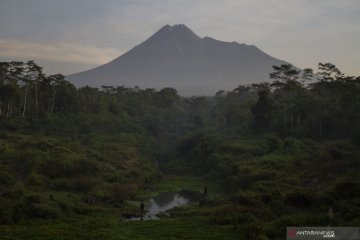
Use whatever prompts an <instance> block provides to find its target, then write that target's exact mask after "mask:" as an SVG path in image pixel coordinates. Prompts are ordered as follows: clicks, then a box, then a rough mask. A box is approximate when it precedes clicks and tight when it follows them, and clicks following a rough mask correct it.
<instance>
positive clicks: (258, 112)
mask: <svg viewBox="0 0 360 240" xmlns="http://www.w3.org/2000/svg"><path fill="white" fill-rule="evenodd" d="M251 110H252V114H253V116H254V126H253V127H254V128H255V130H258V131H260V132H261V131H269V129H270V127H271V123H272V121H273V111H274V104H273V100H272V99H271V97H270V92H269V91H266V90H262V91H260V92H259V99H258V101H257V103H256V104H255V106H253V108H252V109H251Z"/></svg>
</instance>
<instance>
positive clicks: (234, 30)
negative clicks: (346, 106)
mask: <svg viewBox="0 0 360 240" xmlns="http://www.w3.org/2000/svg"><path fill="white" fill-rule="evenodd" d="M177 23H184V24H186V25H187V26H188V27H189V28H191V29H192V30H193V31H194V32H195V33H197V34H198V35H199V36H201V37H204V36H211V37H213V38H216V39H219V40H223V41H237V42H239V43H246V44H251V45H256V46H257V47H259V48H260V49H261V50H263V51H265V52H266V53H268V54H270V55H272V56H273V57H276V58H280V59H282V60H286V61H288V62H291V63H292V64H294V65H296V66H297V67H301V68H304V67H312V68H316V66H317V63H318V62H331V63H334V64H335V65H337V66H338V67H339V68H340V70H342V71H343V72H345V73H346V74H348V75H357V76H358V75H360V1H359V0H222V1H219V0H58V1H56V0H0V61H10V60H30V59H33V60H35V61H36V62H37V63H38V64H40V65H41V66H43V67H44V70H45V72H46V73H48V74H52V73H62V74H69V73H75V72H79V71H83V70H86V69H89V68H92V67H95V66H98V65H101V64H104V63H106V62H108V61H110V60H112V59H113V58H115V57H117V56H119V55H121V54H123V53H124V52H126V51H127V50H129V49H130V48H132V47H134V46H135V45H138V44H139V43H141V42H143V41H144V40H145V39H146V38H148V37H149V36H150V35H151V34H153V33H154V32H155V31H157V30H158V29H159V28H161V27H162V26H163V25H166V24H171V25H172V24H177Z"/></svg>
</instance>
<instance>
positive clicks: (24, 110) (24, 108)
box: [22, 88, 28, 117]
mask: <svg viewBox="0 0 360 240" xmlns="http://www.w3.org/2000/svg"><path fill="white" fill-rule="evenodd" d="M27 92H28V90H27V88H25V97H24V107H23V112H22V116H23V117H25V112H26V101H27Z"/></svg>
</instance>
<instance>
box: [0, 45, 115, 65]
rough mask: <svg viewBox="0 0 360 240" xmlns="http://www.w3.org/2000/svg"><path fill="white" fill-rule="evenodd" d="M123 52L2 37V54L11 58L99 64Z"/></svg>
mask: <svg viewBox="0 0 360 240" xmlns="http://www.w3.org/2000/svg"><path fill="white" fill-rule="evenodd" d="M121 52H122V51H120V50H119V49H117V48H111V47H97V46H91V45H78V44H69V43H58V42H55V43H39V42H29V41H22V40H17V39H0V56H1V57H2V58H11V59H27V60H29V59H33V60H48V61H56V62H71V63H80V64H93V65H98V64H104V63H107V62H109V61H111V60H113V59H114V58H116V57H118V56H119V55H120V54H121Z"/></svg>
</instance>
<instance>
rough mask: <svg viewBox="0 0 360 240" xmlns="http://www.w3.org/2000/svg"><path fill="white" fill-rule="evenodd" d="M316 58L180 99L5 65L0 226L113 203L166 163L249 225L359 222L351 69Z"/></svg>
mask: <svg viewBox="0 0 360 240" xmlns="http://www.w3.org/2000/svg"><path fill="white" fill-rule="evenodd" d="M318 67H319V69H318V71H317V72H316V73H314V72H313V70H312V69H304V70H299V69H297V68H295V67H293V66H292V65H287V64H285V65H281V66H274V67H273V72H272V73H269V78H270V79H271V80H272V81H271V82H270V81H269V82H265V83H261V84H254V85H251V86H250V85H246V86H239V87H237V88H236V89H234V90H232V91H222V90H219V91H218V92H217V93H216V95H215V96H193V97H182V96H179V95H178V93H177V91H176V89H173V88H163V89H161V90H157V89H140V88H138V87H133V88H129V87H124V86H102V88H101V89H98V88H92V87H82V88H79V89H77V88H75V87H74V85H73V84H71V83H70V82H68V81H67V80H66V78H65V77H64V76H63V75H61V74H56V75H50V76H47V75H46V74H44V72H43V71H42V68H41V67H40V66H38V65H37V64H36V63H34V62H33V61H28V62H26V63H24V62H2V63H0V124H1V125H0V196H1V198H2V201H1V203H0V224H14V223H22V222H24V221H25V222H26V221H27V220H29V219H35V218H36V219H38V218H40V219H49V218H50V219H52V218H58V217H61V216H63V215H67V214H74V213H75V214H86V213H87V212H88V211H90V210H89V208H88V207H87V205H84V201H82V200H81V201H80V200H79V199H81V198H85V202H86V201H89V198H90V199H92V200H96V201H97V202H99V203H102V204H106V205H107V206H115V207H122V206H123V202H124V201H125V200H128V199H133V198H134V196H135V195H136V193H137V192H138V191H139V190H140V189H142V188H143V187H144V185H146V184H149V183H151V182H152V181H154V180H156V179H159V178H161V175H162V173H164V172H166V173H173V174H174V173H175V174H184V172H187V173H189V172H190V173H192V174H195V175H198V176H203V177H205V178H209V179H212V180H213V181H216V182H218V183H219V184H220V185H221V186H222V189H223V191H224V192H225V193H226V194H225V195H224V201H225V202H218V203H214V205H216V206H220V205H221V206H225V207H221V208H220V207H219V209H220V210H219V209H217V210H216V212H211V214H212V215H211V214H210V213H207V214H210V215H211V216H210V219H213V217H214V216H215V217H216V219H215V220H214V221H213V223H214V224H220V225H222V224H232V225H233V226H236V227H237V226H238V225H239V226H240V225H242V224H244V223H247V225H243V228H241V229H242V230H244V229H245V230H244V231H245V232H246V234H248V233H249V232H250V233H251V234H253V235H254V236H267V237H268V238H270V239H273V238H274V237H279V236H282V232H280V230H279V229H280V227H286V226H290V225H291V224H293V225H296V224H306V223H308V224H315V225H328V224H330V225H331V224H332V225H338V224H342V225H344V224H351V223H352V224H356V223H360V222H359V221H360V219H359V216H360V208H359V207H358V206H359V205H358V203H359V199H360V198H359V192H360V191H359V190H360V185H359V181H358V180H359V179H358V176H357V173H358V171H359V170H360V159H359V155H360V154H359V144H360V77H352V76H346V75H345V74H343V73H342V72H341V71H340V70H339V69H337V67H336V66H335V65H333V64H331V63H319V66H318ZM289 173H292V174H289ZM64 192H65V193H68V195H62V194H63V193H64ZM71 194H73V195H74V196H78V198H79V199H77V198H76V197H74V198H73V197H69V196H72V195H71ZM89 196H90V197H89ZM226 206H227V207H229V206H230V209H228V208H226ZM234 206H236V207H234ZM211 209H212V208H211ZM234 209H236V210H234ZM293 209H300V210H301V213H294V211H293ZM329 209H331V212H332V211H334V212H335V213H334V214H335V215H337V218H336V219H334V218H332V217H331V216H330V217H329V216H328V211H330V210H329ZM209 211H210V210H209ZM211 211H213V210H211ZM214 211H215V210H214ZM312 214H317V215H316V217H314V216H315V215H312ZM206 216H207V215H206ZM229 219H230V220H229ZM211 221H212V220H211ZM259 226H262V227H259ZM253 235H251V236H253ZM254 239H255V238H254Z"/></svg>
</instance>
